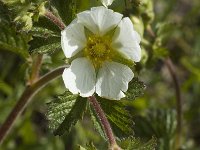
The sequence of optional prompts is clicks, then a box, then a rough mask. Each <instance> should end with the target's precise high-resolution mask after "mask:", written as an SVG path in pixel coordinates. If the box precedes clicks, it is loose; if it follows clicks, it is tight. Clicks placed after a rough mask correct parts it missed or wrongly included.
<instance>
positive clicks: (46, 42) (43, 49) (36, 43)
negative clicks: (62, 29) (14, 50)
mask: <svg viewBox="0 0 200 150" xmlns="http://www.w3.org/2000/svg"><path fill="white" fill-rule="evenodd" d="M29 44H30V45H31V47H30V49H29V50H30V53H41V54H46V53H49V54H52V53H53V52H54V51H56V50H60V49H61V43H60V37H52V36H51V37H49V38H41V37H35V38H34V39H33V40H32V41H31V42H30V43H29Z"/></svg>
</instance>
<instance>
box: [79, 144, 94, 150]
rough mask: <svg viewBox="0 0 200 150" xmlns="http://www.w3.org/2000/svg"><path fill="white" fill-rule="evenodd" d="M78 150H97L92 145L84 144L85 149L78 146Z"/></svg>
mask: <svg viewBox="0 0 200 150" xmlns="http://www.w3.org/2000/svg"><path fill="white" fill-rule="evenodd" d="M78 150H97V148H96V147H95V146H94V144H93V143H89V144H86V148H84V147H82V146H81V145H79V146H78Z"/></svg>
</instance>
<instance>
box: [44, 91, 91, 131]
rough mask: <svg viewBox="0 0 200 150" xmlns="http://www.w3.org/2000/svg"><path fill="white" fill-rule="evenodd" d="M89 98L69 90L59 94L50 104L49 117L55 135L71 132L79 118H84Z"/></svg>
mask: <svg viewBox="0 0 200 150" xmlns="http://www.w3.org/2000/svg"><path fill="white" fill-rule="evenodd" d="M86 104H87V100H86V98H81V97H80V96H78V95H73V94H71V93H70V92H69V91H66V92H65V93H64V94H62V95H60V96H58V97H57V98H56V100H55V101H52V102H50V103H49V104H48V111H47V118H48V120H49V127H50V129H52V130H53V131H54V134H55V135H63V134H64V132H70V129H71V127H72V126H73V125H75V124H76V122H77V121H78V120H79V119H82V116H83V113H84V111H85V109H86Z"/></svg>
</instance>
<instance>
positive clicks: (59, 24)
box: [44, 10, 66, 30]
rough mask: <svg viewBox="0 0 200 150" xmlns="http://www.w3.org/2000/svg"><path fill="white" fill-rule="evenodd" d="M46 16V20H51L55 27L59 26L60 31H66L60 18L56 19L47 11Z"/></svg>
mask: <svg viewBox="0 0 200 150" xmlns="http://www.w3.org/2000/svg"><path fill="white" fill-rule="evenodd" d="M44 16H45V17H46V18H48V19H49V20H51V21H52V22H53V23H54V24H55V25H57V26H58V27H59V28H60V30H64V29H65V27H66V26H65V24H64V23H63V22H62V21H61V20H60V19H59V18H58V17H56V16H55V15H54V14H53V13H52V12H50V11H48V10H46V12H45V13H44Z"/></svg>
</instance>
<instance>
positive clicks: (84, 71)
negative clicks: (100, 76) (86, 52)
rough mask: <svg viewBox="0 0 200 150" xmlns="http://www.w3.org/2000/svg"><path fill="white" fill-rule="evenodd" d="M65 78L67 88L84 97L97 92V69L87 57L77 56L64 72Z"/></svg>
mask: <svg viewBox="0 0 200 150" xmlns="http://www.w3.org/2000/svg"><path fill="white" fill-rule="evenodd" d="M62 77H63V80H64V84H65V86H66V88H67V89H69V91H70V92H72V93H73V94H78V93H80V96H82V97H88V96H92V94H93V93H94V92H95V82H96V74H95V69H94V67H93V65H92V64H91V62H90V61H89V60H88V59H87V58H77V59H75V60H74V61H72V63H71V66H70V67H69V68H68V69H65V71H64V72H63V75H62Z"/></svg>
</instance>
